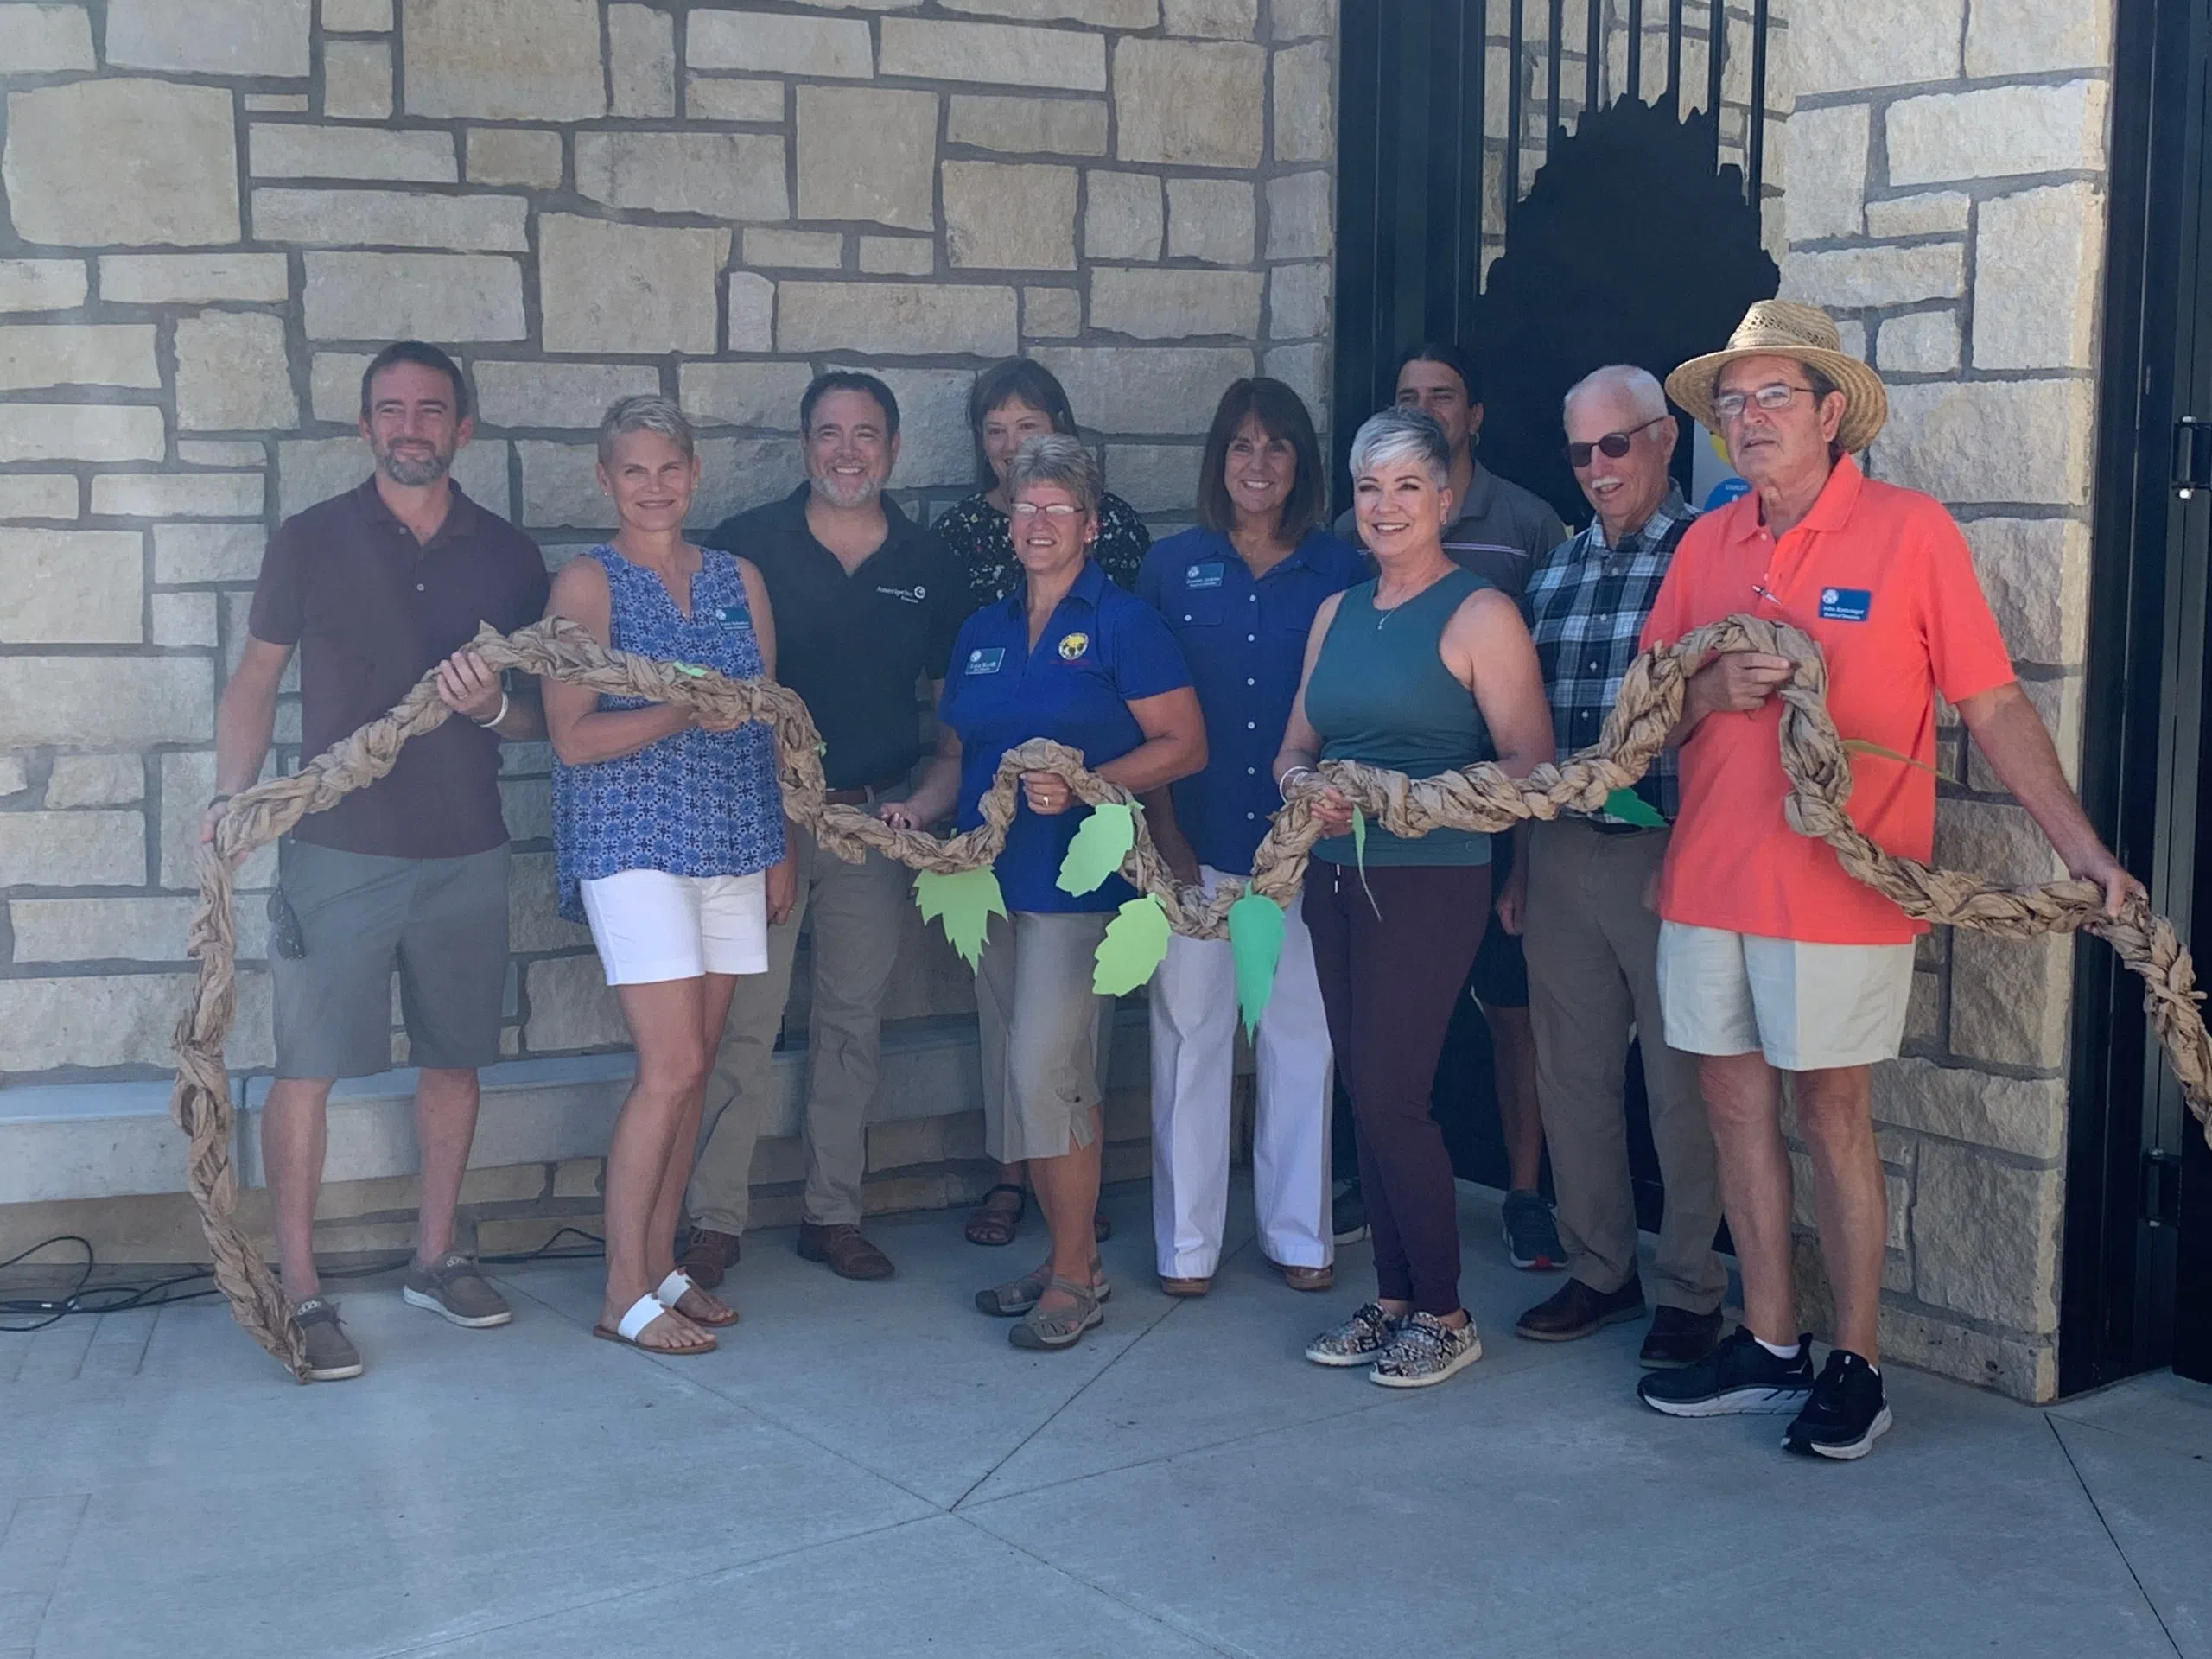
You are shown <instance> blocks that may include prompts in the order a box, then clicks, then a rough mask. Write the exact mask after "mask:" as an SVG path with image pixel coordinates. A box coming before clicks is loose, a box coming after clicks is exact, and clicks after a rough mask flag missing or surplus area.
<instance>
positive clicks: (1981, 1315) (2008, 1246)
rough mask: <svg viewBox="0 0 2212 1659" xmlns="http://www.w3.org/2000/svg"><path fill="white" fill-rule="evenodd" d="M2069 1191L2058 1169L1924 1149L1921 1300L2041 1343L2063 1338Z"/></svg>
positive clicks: (1916, 1254)
mask: <svg viewBox="0 0 2212 1659" xmlns="http://www.w3.org/2000/svg"><path fill="white" fill-rule="evenodd" d="M2063 1186H2064V1181H2063V1177H2062V1176H2061V1174H2060V1172H2059V1171H2057V1170H2056V1169H2022V1168H2019V1167H2018V1166H2014V1165H2012V1164H2008V1163H2004V1162H2001V1161H1999V1160H1997V1159H1995V1158H1993V1157H1991V1156H1989V1155H1986V1154H1984V1153H1982V1152H1981V1151H1980V1150H1979V1149H1978V1148H1975V1147H1960V1146H1954V1145H1951V1144H1949V1143H1948V1142H1944V1141H1930V1142H1929V1144H1928V1145H1926V1146H1924V1147H1922V1149H1921V1155H1920V1170H1919V1179H1918V1182H1917V1186H1916V1191H1915V1192H1914V1195H1913V1201H1912V1246H1913V1259H1914V1262H1915V1267H1916V1289H1917V1292H1918V1294H1919V1297H1920V1300H1923V1301H1924V1302H1929V1303H1932V1304H1934V1305H1935V1306H1937V1307H1942V1308H1948V1309H1951V1310H1953V1311H1955V1312H1956V1313H1963V1314H1965V1315H1966V1316H1967V1317H1968V1318H1969V1319H1980V1320H1983V1321H1986V1322H1987V1323H1989V1324H1992V1325H2004V1326H2005V1327H2007V1328H2009V1329H2012V1330H2016V1331H2022V1332H2029V1333H2031V1334H2034V1335H2037V1336H2043V1335H2048V1334H2050V1333H2051V1332H2055V1331H2056V1330H2057V1328H2058V1235H2059V1228H2060V1224H2061V1221H2062V1219H2063V1217H2062V1214H2061V1205H2060V1197H2061V1193H2062V1192H2063Z"/></svg>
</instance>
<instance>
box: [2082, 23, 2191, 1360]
mask: <svg viewBox="0 0 2212 1659" xmlns="http://www.w3.org/2000/svg"><path fill="white" fill-rule="evenodd" d="M2115 52H2116V56H2115V66H2114V86H2113V176H2112V216H2111V233H2110V245H2109V249H2108V263H2107V282H2106V313H2105V324H2104V342H2105V344H2104V365H2103V378H2102V383H2101V388H2100V399H2101V404H2100V422H2101V427H2100V433H2099V443H2098V454H2099V462H2098V473H2097V480H2096V497H2095V499H2096V504H2097V506H2096V518H2095V525H2094V543H2093V545H2094V552H2093V556H2092V564H2091V576H2090V581H2091V594H2090V611H2089V623H2090V626H2089V652H2088V707H2087V709H2086V712H2085V722H2086V724H2085V728H2086V729H2087V730H2088V731H2091V732H2094V733H2096V734H2098V737H2099V741H2097V742H2094V743H2093V744H2091V745H2089V746H2088V753H2086V754H2085V755H2084V757H2083V763H2082V798H2083V800H2084V802H2085V803H2086V804H2088V808H2089V810H2090V814H2091V816H2092V817H2094V819H2095V820H2096V822H2097V823H2098V826H2099V828H2100V829H2102V830H2103V831H2104V833H2105V834H2106V835H2107V836H2108V837H2109V838H2110V839H2111V841H2112V843H2113V847H2114V848H2115V849H2116V850H2117V851H2118V852H2119V854H2120V858H2121V859H2122V860H2123V861H2125V862H2126V864H2127V866H2128V868H2130V869H2132V870H2134V871H2135V872H2136V873H2137V874H2139V875H2141V876H2142V877H2143V878H2144V879H2145V881H2146V882H2147V883H2148V884H2149V886H2150V888H2151V899H2152V905H2153V906H2155V907H2156V908H2157V909H2158V910H2160V911H2163V912H2164V913H2166V914H2167V915H2169V916H2171V917H2172V918H2174V920H2175V923H2176V925H2177V926H2178V927H2179V928H2180V929H2181V930H2182V931H2183V937H2184V938H2185V939H2190V940H2193V941H2195V943H2196V949H2197V950H2198V951H2199V953H2200V955H2201V953H2202V950H2204V949H2205V947H2206V944H2207V942H2212V883H2208V882H2207V881H2205V880H2203V879H2202V873H2203V872H2206V871H2212V839H2208V837H2212V766H2208V765H2207V764H2206V761H2205V757H2204V753H2203V747H2204V740H2205V734H2206V733H2207V732H2208V730H2212V707H2208V701H2207V699H2208V691H2212V683H2209V682H2208V676H2207V671H2206V659H2207V626H2208V620H2212V618H2209V615H2208V607H2207V602H2206V574H2207V566H2208V563H2212V288H2208V284H2212V181H2209V180H2208V177H2207V168H2206V162H2207V160H2208V156H2207V149H2208V144H2207V132H2206V123H2207V121H2208V119H2212V103H2209V102H2208V97H2207V91H2208V87H2207V83H2208V74H2209V73H2212V3H2208V0H2120V6H2119V10H2118V16H2117V35H2116V38H2115ZM2074 1010H2075V1012H2074V1028H2073V1054H2074V1062H2073V1074H2072V1078H2071V1084H2072V1087H2071V1091H2070V1097H2071V1109H2070V1117H2069V1137H2068V1166H2067V1182H2068V1185H2067V1193H2068V1198H2067V1213H2066V1238H2065V1255H2064V1268H2063V1274H2064V1277H2063V1285H2062V1290H2061V1302H2060V1324H2059V1352H2058V1357H2059V1387H2060V1389H2061V1390H2062V1391H2063V1392H2065V1393H2074V1392H2077V1391H2079V1390H2081V1389H2088V1388H2094V1387H2095V1386H2097V1385H2098V1384H2100V1383H2107V1382H2110V1381H2112V1380H2113V1379H2115V1378H2117V1377H2121V1376H2127V1375H2129V1374H2131V1373H2132V1372H2135V1371H2139V1370H2147V1369H2150V1368H2152V1367H2154V1366H2158V1365H2164V1364H2169V1363H2170V1364H2171V1365H2172V1366H2173V1367H2174V1369H2175V1370H2177V1371H2180V1372H2182V1373H2183V1375H2185V1376H2194V1377H2196V1378H2198V1379H2200V1380H2202V1381H2212V1151H2208V1149H2207V1147H2206V1145H2205V1141H2204V1135H2203V1132H2202V1128H2200V1126H2198V1125H2197V1124H2196V1122H2193V1121H2192V1120H2191V1118H2190V1115H2189V1113H2188V1110H2187V1109H2186V1107H2185V1106H2184V1104H2183V1101H2182V1098H2181V1095H2180V1091H2179V1090H2178V1089H2177V1088H2176V1086H2175V1084H2174V1082H2173V1078H2172V1076H2171V1073H2170V1072H2169V1071H2167V1070H2166V1069H2165V1067H2164V1064H2163V1062H2162V1060H2161V1058H2160V1057H2159V1055H2158V1052H2157V1050H2156V1048H2155V1046H2153V1045H2152V1041H2151V1039H2150V1038H2149V1035H2148V1033H2147V1032H2146V1029H2145V1020H2144V1018H2143V1010H2142V1001H2141V997H2140V995H2139V991H2138V989H2137V988H2136V983H2135V981H2134V977H2133V976H2132V975H2130V974H2128V973H2127V972H2126V970H2124V969H2121V968H2120V964H2119V962H2118V959H2117V958H2116V957H2114V956H2113V954H2112V952H2111V951H2110V950H2107V949H2106V948H2105V947H2104V946H2103V945H2102V944H2099V943H2097V942H2095V941H2093V940H2084V941H2082V944H2080V946H2079V947H2078V949H2077V953H2076V956H2075V1002H2074Z"/></svg>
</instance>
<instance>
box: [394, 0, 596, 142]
mask: <svg viewBox="0 0 2212 1659" xmlns="http://www.w3.org/2000/svg"><path fill="white" fill-rule="evenodd" d="M600 25H601V8H600V5H599V0H404V6H403V9H402V12H401V29H402V35H403V38H404V40H405V41H406V45H407V65H406V68H407V111H408V113H409V114H410V115H428V116H474V117H477V118H482V119H486V120H493V121H498V120H511V121H588V120H593V119H595V118H598V117H600V116H602V115H604V114H606V113H607V83H606V70H605V66H604V64H603V62H602V60H601V50H600Z"/></svg>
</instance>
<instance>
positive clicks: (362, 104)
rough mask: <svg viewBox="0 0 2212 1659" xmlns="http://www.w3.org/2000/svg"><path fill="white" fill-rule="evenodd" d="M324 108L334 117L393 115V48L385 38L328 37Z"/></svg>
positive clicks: (324, 52)
mask: <svg viewBox="0 0 2212 1659" xmlns="http://www.w3.org/2000/svg"><path fill="white" fill-rule="evenodd" d="M322 112H323V114H325V115H327V116H328V117H330V118H331V119H333V120H334V121H385V120H389V119H390V118H391V48H390V47H389V46H387V45H385V43H384V42H383V41H324V42H323V44H322Z"/></svg>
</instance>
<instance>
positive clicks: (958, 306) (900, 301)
mask: <svg viewBox="0 0 2212 1659" xmlns="http://www.w3.org/2000/svg"><path fill="white" fill-rule="evenodd" d="M1018 343H1019V335H1018V331H1017V328H1016V317H1015V301H1014V290H1013V289H1011V288H1004V287H998V286H992V285H981V284H976V283H938V284H925V283H830V282H803V281H797V280H794V281H791V282H786V283H779V285H778V289H777V294H776V346H777V349H778V350H779V351H785V352H794V353H803V352H829V351H840V350H842V351H852V352H861V353H869V354H872V355H873V354H880V355H884V356H895V357H925V356H938V355H940V354H952V353H973V354H975V355H976V356H978V357H1010V356H1012V355H1013V354H1014V350H1015V349H1016V346H1017V345H1018Z"/></svg>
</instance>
